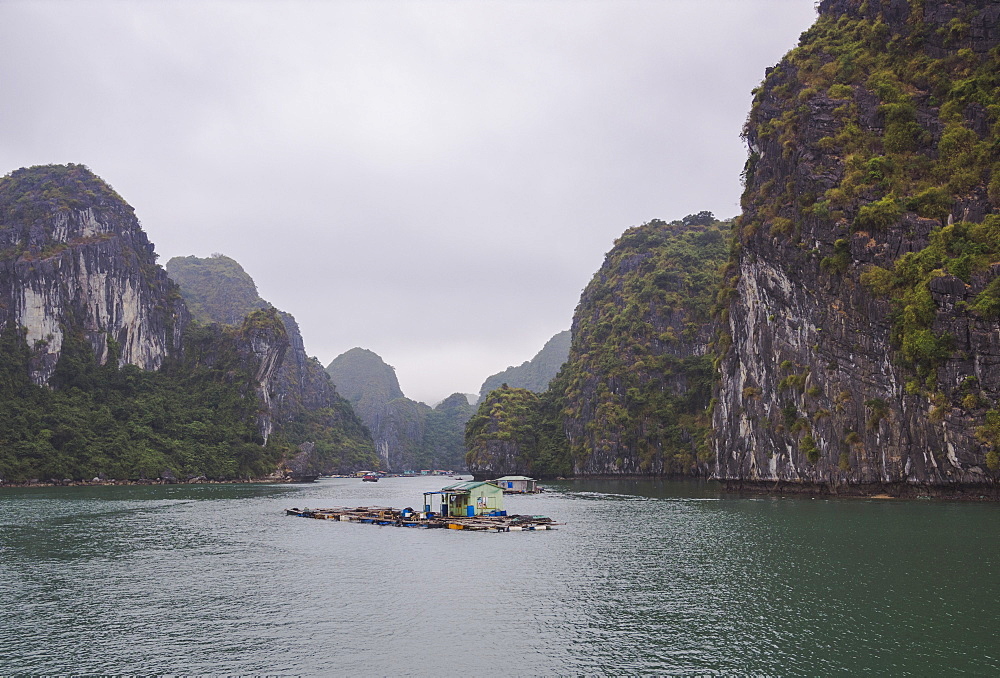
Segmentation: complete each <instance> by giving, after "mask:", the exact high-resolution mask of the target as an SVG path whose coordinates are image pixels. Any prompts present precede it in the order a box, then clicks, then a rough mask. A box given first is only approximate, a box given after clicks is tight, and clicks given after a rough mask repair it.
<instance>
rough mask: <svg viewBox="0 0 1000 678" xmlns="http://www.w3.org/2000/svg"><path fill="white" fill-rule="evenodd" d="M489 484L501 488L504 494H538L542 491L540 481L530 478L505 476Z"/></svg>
mask: <svg viewBox="0 0 1000 678" xmlns="http://www.w3.org/2000/svg"><path fill="white" fill-rule="evenodd" d="M488 482H490V483H493V484H494V485H497V486H498V487H500V489H502V490H503V491H504V494H538V493H539V492H541V491H542V488H540V487H538V481H537V480H535V479H534V478H529V477H528V476H504V477H502V478H497V479H496V480H490V481H488Z"/></svg>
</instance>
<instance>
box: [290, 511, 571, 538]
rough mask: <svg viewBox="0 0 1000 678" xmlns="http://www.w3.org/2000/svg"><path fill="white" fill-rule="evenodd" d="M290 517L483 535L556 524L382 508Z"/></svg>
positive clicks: (537, 519) (299, 513)
mask: <svg viewBox="0 0 1000 678" xmlns="http://www.w3.org/2000/svg"><path fill="white" fill-rule="evenodd" d="M285 513H287V514H288V515H290V516H299V517H301V518H316V519H319V520H337V521H341V522H351V523H367V524H370V525H392V526H394V527H423V528H447V529H450V530H477V531H482V532H528V531H536V530H553V529H555V526H556V525H558V524H559V523H555V522H553V521H552V519H551V518H548V517H546V516H522V515H510V516H508V515H493V516H469V517H458V516H441V515H438V514H436V513H432V512H425V511H414V510H413V509H411V508H405V509H394V508H383V507H379V506H359V507H358V508H327V509H308V508H306V509H297V508H290V509H285Z"/></svg>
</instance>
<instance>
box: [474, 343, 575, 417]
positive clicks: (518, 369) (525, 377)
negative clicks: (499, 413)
mask: <svg viewBox="0 0 1000 678" xmlns="http://www.w3.org/2000/svg"><path fill="white" fill-rule="evenodd" d="M571 336H572V334H571V333H570V331H569V330H564V331H563V332H560V333H559V334H557V335H555V336H554V337H552V338H551V339H549V340H548V341H547V342H545V345H544V346H542V350H540V351H539V352H538V353H536V354H535V357H534V358H532V359H531V360H525V361H524V362H523V363H521V364H520V365H512V366H511V367H508V368H507V369H506V370H504V371H503V372H498V373H497V374H492V375H490V376H488V377H486V380H485V381H484V382H483V385H482V386H481V387H480V388H479V402H482V401H483V400H485V399H486V396H487V395H488V394H489V392H490V391H492V390H494V389H498V388H500V386H502V385H503V384H507V385H508V386H510V387H511V388H526V389H528V390H529V391H532V392H534V393H543V392H544V391H545V390H546V389H547V388H548V387H549V382H550V381H552V379H554V378H555V376H556V374H558V373H559V368H561V367H562V366H563V363H565V362H566V359H567V358H568V357H569V344H570V337H571Z"/></svg>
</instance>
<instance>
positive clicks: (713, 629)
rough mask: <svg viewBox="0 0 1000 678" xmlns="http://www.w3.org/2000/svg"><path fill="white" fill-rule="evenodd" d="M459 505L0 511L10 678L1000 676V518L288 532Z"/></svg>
mask: <svg viewBox="0 0 1000 678" xmlns="http://www.w3.org/2000/svg"><path fill="white" fill-rule="evenodd" d="M446 482H448V481H446V480H445V479H440V478H438V479H435V478H390V479H384V480H382V481H380V482H378V483H362V482H360V481H357V480H353V479H329V480H323V481H320V482H319V483H316V484H314V485H306V486H269V485H205V486H179V487H178V486H167V487H164V486H155V487H96V488H49V489H4V490H0V598H2V600H3V601H4V612H5V614H4V621H3V624H0V673H3V674H8V673H18V672H20V673H69V672H77V673H212V674H220V673H226V674H247V673H251V674H260V673H282V674H305V675H319V674H336V675H345V674H352V675H445V676H450V675H459V674H465V673H470V672H478V673H483V672H490V673H509V674H522V675H524V674H679V675H732V674H780V675H829V674H838V673H839V674H845V675H846V674H857V673H861V672H865V673H891V674H897V675H905V674H912V675H934V674H944V673H960V672H968V673H973V674H995V673H998V672H1000V659H998V653H997V643H996V639H997V636H996V619H997V618H998V616H1000V602H998V601H1000V595H998V594H1000V583H998V579H997V576H996V573H997V571H998V569H997V566H998V565H1000V562H998V561H1000V549H997V548H996V544H997V541H998V537H1000V507H998V506H996V505H990V504H958V503H938V502H927V501H923V502H921V501H876V500H859V499H844V500H811V499H777V498H770V497H763V498H748V497H736V496H730V495H724V494H722V493H720V492H719V490H718V488H717V487H716V486H714V485H711V484H705V483H688V482H659V481H639V480H618V481H586V482H585V481H579V482H568V481H567V482H560V483H553V484H550V485H549V486H548V487H549V489H550V490H551V491H549V492H547V493H545V494H542V495H535V496H513V497H508V498H507V503H508V509H509V510H511V511H514V512H518V513H532V514H544V515H549V516H551V517H553V518H554V519H556V520H558V521H559V522H565V523H566V524H565V525H564V526H562V527H561V528H560V529H559V530H557V531H554V532H540V533H533V532H527V533H509V534H496V533H466V532H456V531H452V530H408V529H399V528H393V527H374V526H369V525H360V524H352V523H330V522H327V521H318V520H303V519H300V518H293V517H287V516H285V515H284V511H283V509H284V508H285V507H290V506H298V507H306V506H309V507H313V508H320V507H325V506H337V505H344V506H372V505H381V506H406V505H414V503H415V502H419V501H420V497H421V495H422V493H423V492H424V491H428V490H433V489H439V488H440V487H441V486H442V485H443V484H446Z"/></svg>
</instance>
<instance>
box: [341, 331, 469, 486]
mask: <svg viewBox="0 0 1000 678" xmlns="http://www.w3.org/2000/svg"><path fill="white" fill-rule="evenodd" d="M326 369H327V373H328V374H329V375H330V377H331V379H333V382H334V383H335V384H336V385H337V388H338V389H339V390H340V392H341V393H343V394H344V396H345V397H346V398H347V399H348V401H350V403H351V405H352V406H353V407H354V409H355V411H356V412H357V413H358V416H360V417H361V420H362V421H364V422H365V425H367V426H368V429H369V430H370V431H371V432H372V438H373V440H374V441H375V447H376V449H377V450H378V452H379V455H380V456H381V458H382V460H383V463H384V464H385V465H386V467H387V468H390V469H392V470H394V471H406V470H416V469H426V468H439V469H440V468H447V469H460V468H463V467H464V465H465V464H464V452H465V450H464V447H463V444H462V438H463V433H464V429H465V422H466V420H467V419H468V418H469V417H470V416H471V415H472V407H471V406H470V405H469V401H468V400H467V399H466V397H465V396H464V395H462V394H459V393H456V394H453V395H452V396H449V397H448V398H447V399H445V400H444V401H443V402H442V403H440V404H439V405H438V406H437V407H435V408H431V407H429V406H428V405H426V404H424V403H421V402H417V401H415V400H410V399H409V398H407V397H405V396H404V395H403V391H402V390H401V389H400V388H399V381H398V380H397V379H396V371H395V370H394V369H393V368H392V367H391V366H389V365H387V364H386V363H385V361H383V360H382V358H381V357H379V356H378V354H376V353H374V352H373V351H369V350H367V349H363V348H352V349H351V350H350V351H347V352H346V353H343V354H341V355H339V356H337V357H336V358H335V359H334V360H333V362H331V363H330V364H329V365H328V366H327V368H326Z"/></svg>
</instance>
